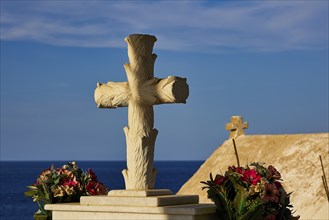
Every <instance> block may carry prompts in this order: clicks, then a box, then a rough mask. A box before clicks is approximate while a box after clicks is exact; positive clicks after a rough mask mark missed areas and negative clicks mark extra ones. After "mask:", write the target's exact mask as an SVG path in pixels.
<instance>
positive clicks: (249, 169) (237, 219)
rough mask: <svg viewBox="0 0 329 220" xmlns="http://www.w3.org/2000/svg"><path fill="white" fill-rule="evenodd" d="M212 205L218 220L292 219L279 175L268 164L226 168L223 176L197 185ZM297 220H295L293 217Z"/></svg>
mask: <svg viewBox="0 0 329 220" xmlns="http://www.w3.org/2000/svg"><path fill="white" fill-rule="evenodd" d="M201 183H203V184H205V185H206V186H205V187H203V188H202V189H208V191H207V193H208V198H210V199H211V200H212V201H213V202H214V203H215V205H216V208H217V213H218V215H219V219H225V220H256V219H257V220H258V219H263V220H275V219H285V220H288V219H294V218H295V217H293V216H292V210H291V208H292V205H291V204H290V199H289V198H290V194H291V193H286V191H285V189H284V187H283V186H282V179H281V174H280V173H279V172H278V171H277V170H276V168H275V167H273V166H272V165H270V166H268V167H265V164H261V163H251V164H250V165H247V166H246V167H235V166H230V167H228V170H227V171H226V172H225V174H224V175H219V174H217V175H216V177H215V179H213V177H212V175H211V174H210V180H208V181H206V182H201ZM297 219H298V218H297Z"/></svg>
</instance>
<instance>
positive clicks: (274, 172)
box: [267, 165, 281, 180]
mask: <svg viewBox="0 0 329 220" xmlns="http://www.w3.org/2000/svg"><path fill="white" fill-rule="evenodd" d="M267 170H268V173H269V177H270V178H272V179H275V180H279V179H281V174H280V173H279V171H277V169H275V167H274V166H272V165H270V166H268V168H267Z"/></svg>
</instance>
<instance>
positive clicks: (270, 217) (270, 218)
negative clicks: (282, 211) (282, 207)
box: [263, 214, 276, 220]
mask: <svg viewBox="0 0 329 220" xmlns="http://www.w3.org/2000/svg"><path fill="white" fill-rule="evenodd" d="M263 220H276V216H275V215H273V214H271V215H267V216H265V217H264V218H263Z"/></svg>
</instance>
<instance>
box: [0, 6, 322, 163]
mask: <svg viewBox="0 0 329 220" xmlns="http://www.w3.org/2000/svg"><path fill="white" fill-rule="evenodd" d="M133 33H145V34H152V35H155V36H156V37H157V39H158V41H157V42H156V44H155V47H154V52H155V53H156V54H157V55H158V59H157V61H156V64H155V75H156V76H157V77H160V78H164V77H167V76H169V75H175V76H181V77H187V79H188V84H189V86H190V96H189V98H188V100H187V104H186V105H183V104H174V105H160V106H155V128H157V129H158V130H159V135H158V137H157V141H156V149H155V159H156V160H204V159H206V158H207V157H208V156H209V155H210V154H211V153H212V152H213V151H214V150H215V149H216V148H217V147H218V146H219V145H220V144H221V143H222V142H223V141H224V140H226V139H227V138H228V135H229V132H228V131H226V130H225V124H226V123H228V122H229V121H230V117H231V116H232V115H242V116H243V117H244V119H245V120H246V121H248V122H249V129H248V130H247V131H246V132H247V134H286V133H288V134H294V133H318V132H328V1H316V0H315V1H216V2H214V1H4V0H2V1H1V155H0V158H1V160H124V159H125V148H126V147H125V137H124V133H123V130H122V129H123V127H124V126H126V124H127V109H126V108H118V109H114V110H108V109H97V107H96V104H95V103H94V100H93V92H94V89H95V86H96V83H97V82H103V83H106V82H107V81H109V80H111V81H126V75H125V72H124V69H123V64H124V63H126V62H127V61H128V58H127V48H126V47H127V45H126V43H125V42H124V40H123V39H124V37H126V36H128V35H129V34H133Z"/></svg>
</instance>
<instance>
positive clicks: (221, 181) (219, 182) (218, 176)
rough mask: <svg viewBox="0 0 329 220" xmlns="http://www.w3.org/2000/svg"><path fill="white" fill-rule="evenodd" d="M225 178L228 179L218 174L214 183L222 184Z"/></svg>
mask: <svg viewBox="0 0 329 220" xmlns="http://www.w3.org/2000/svg"><path fill="white" fill-rule="evenodd" d="M225 180H226V178H225V177H224V176H222V175H219V174H217V175H216V177H215V179H214V183H216V184H217V185H219V186H220V185H222V184H223V182H224V181H225Z"/></svg>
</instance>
